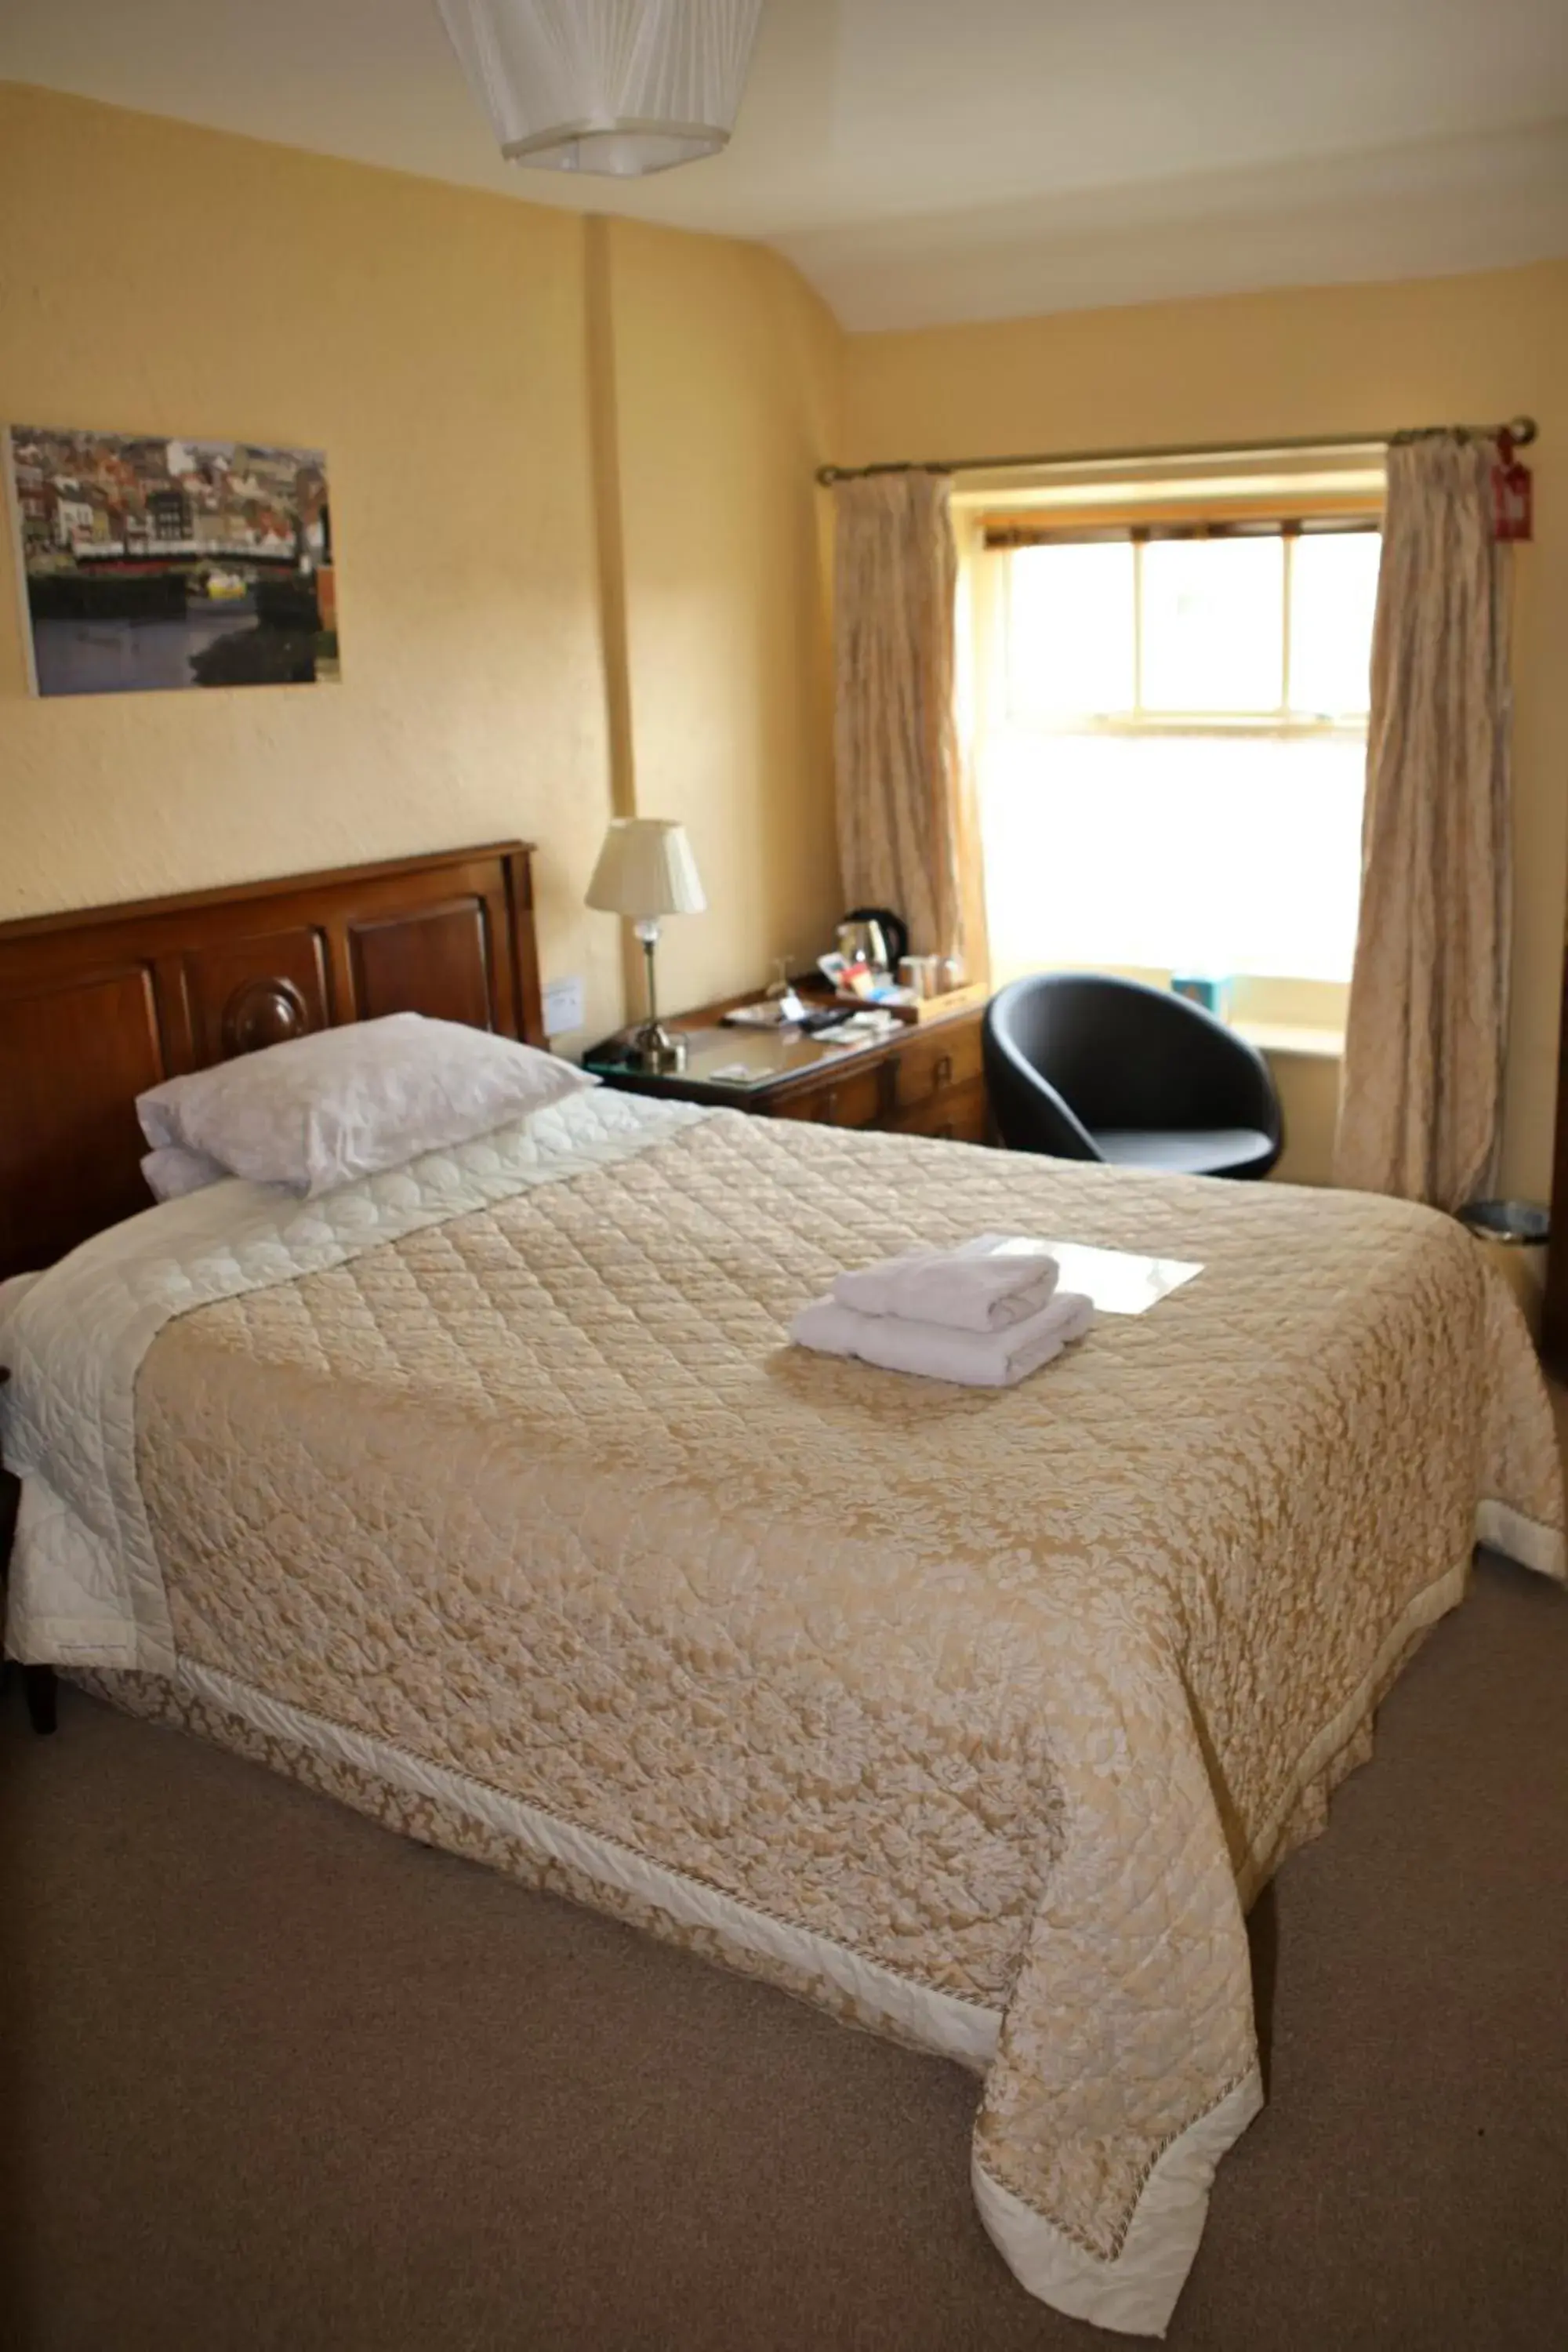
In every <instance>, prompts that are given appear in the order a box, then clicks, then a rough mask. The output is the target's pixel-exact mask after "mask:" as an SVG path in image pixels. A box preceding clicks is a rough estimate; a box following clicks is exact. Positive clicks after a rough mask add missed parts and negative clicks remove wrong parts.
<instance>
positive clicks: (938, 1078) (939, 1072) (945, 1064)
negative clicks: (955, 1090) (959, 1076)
mask: <svg viewBox="0 0 1568 2352" xmlns="http://www.w3.org/2000/svg"><path fill="white" fill-rule="evenodd" d="M950 1086H952V1055H951V1054H943V1055H942V1058H941V1060H940V1061H939V1062H938V1063H937V1065H936V1066H935V1068H934V1069H933V1070H932V1071H931V1092H932V1093H933V1094H940V1093H941V1091H942V1087H950Z"/></svg>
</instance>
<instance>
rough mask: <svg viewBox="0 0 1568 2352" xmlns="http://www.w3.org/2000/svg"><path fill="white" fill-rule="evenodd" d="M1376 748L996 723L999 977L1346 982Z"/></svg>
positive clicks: (994, 892)
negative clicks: (1179, 976) (1251, 977)
mask: <svg viewBox="0 0 1568 2352" xmlns="http://www.w3.org/2000/svg"><path fill="white" fill-rule="evenodd" d="M1365 760H1366V751H1365V745H1364V743H1363V741H1362V740H1361V739H1360V738H1359V737H1354V736H1340V737H1335V736H1312V737H1305V738H1302V737H1298V738H1296V739H1295V740H1289V739H1281V738H1278V737H1263V738H1242V739H1235V738H1230V739H1226V738H1223V737H1221V738H1217V739H1216V738H1215V737H1213V736H1205V737H1199V738H1194V737H1191V736H1183V735H1163V736H1161V735H1148V736H1131V737H1128V736H1104V735H1058V736H1043V735H1040V734H1035V735H1029V734H1027V733H1026V732H1024V731H1023V730H1007V731H1005V732H1003V733H1000V734H997V735H994V736H992V737H991V738H990V740H988V741H987V743H986V744H985V746H984V751H983V754H982V762H981V776H980V784H981V811H982V822H983V830H984V855H985V900H986V913H987V918H988V920H989V925H990V931H991V949H992V956H993V961H994V977H995V978H996V980H997V981H999V982H1000V981H1003V980H1008V979H1011V978H1012V977H1014V975H1015V974H1016V973H1018V972H1021V971H1039V970H1041V969H1042V968H1043V967H1047V966H1056V967H1058V969H1059V968H1062V967H1071V966H1075V965H1082V966H1087V967H1089V968H1090V969H1092V968H1093V967H1094V966H1096V965H1106V964H1110V965H1131V966H1133V967H1135V968H1137V967H1142V968H1144V969H1148V970H1153V971H1181V970H1189V971H1226V972H1247V973H1258V974H1277V975H1279V976H1280V977H1282V978H1289V979H1293V980H1329V981H1343V980H1348V979H1349V977H1350V970H1351V958H1352V952H1353V950H1354V946H1355V932H1356V913H1357V899H1358V897H1359V892H1360V881H1361V811H1362V784H1363V771H1364V767H1365Z"/></svg>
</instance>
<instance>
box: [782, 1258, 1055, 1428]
mask: <svg viewBox="0 0 1568 2352" xmlns="http://www.w3.org/2000/svg"><path fill="white" fill-rule="evenodd" d="M997 1239H998V1236H997V1235H995V1234H981V1235H980V1236H979V1237H978V1238H977V1239H976V1240H974V1241H973V1242H966V1243H964V1244H963V1245H962V1246H961V1247H960V1248H959V1249H956V1250H920V1251H913V1252H910V1254H909V1255H906V1256H903V1257H897V1258H890V1259H889V1260H888V1261H887V1262H886V1263H885V1264H883V1265H874V1266H867V1267H865V1268H863V1269H861V1270H860V1271H859V1272H857V1273H855V1274H841V1275H840V1276H838V1278H837V1281H836V1282H835V1284H834V1286H833V1290H832V1293H831V1295H830V1296H829V1297H826V1298H818V1299H815V1300H814V1301H813V1302H812V1304H811V1305H810V1306H809V1307H805V1308H803V1310H802V1311H801V1313H800V1314H799V1315H797V1316H796V1318H795V1323H794V1325H793V1327H792V1328H791V1331H790V1337H791V1339H794V1340H795V1342H796V1344H797V1345H798V1346H800V1347H803V1348H815V1349H819V1350H820V1351H821V1352H822V1353H824V1354H826V1355H830V1356H858V1357H859V1358H860V1359H861V1360H862V1361H863V1362H865V1363H868V1364H879V1365H880V1366H881V1367H882V1368H883V1370H887V1371H890V1372H916V1373H920V1374H922V1375H923V1376H924V1377H925V1378H926V1379H928V1380H936V1381H959V1382H961V1383H962V1384H963V1385H964V1386H965V1387H968V1388H996V1389H999V1388H1011V1387H1012V1386H1013V1385H1014V1383H1015V1382H1016V1381H1021V1380H1025V1379H1026V1378H1027V1376H1028V1375H1029V1373H1031V1372H1035V1371H1038V1370H1039V1368H1040V1366H1041V1365H1042V1364H1048V1363H1049V1362H1050V1360H1051V1359H1052V1357H1053V1356H1059V1355H1060V1353H1061V1351H1062V1349H1064V1348H1065V1347H1067V1346H1068V1345H1069V1343H1070V1342H1071V1341H1072V1340H1074V1339H1081V1338H1082V1336H1083V1334H1084V1333H1085V1332H1086V1331H1087V1330H1088V1328H1089V1325H1090V1323H1091V1322H1092V1321H1093V1319H1094V1303H1093V1301H1092V1300H1091V1299H1089V1298H1087V1297H1083V1296H1082V1295H1081V1294H1080V1293H1079V1292H1077V1291H1064V1290H1058V1288H1057V1280H1058V1269H1057V1265H1056V1261H1055V1260H1054V1259H1053V1258H1051V1257H1048V1256H1044V1255H1033V1256H1031V1255H1023V1254H1016V1255H1013V1254H1009V1255H1000V1256H998V1255H994V1251H995V1245H996V1242H997Z"/></svg>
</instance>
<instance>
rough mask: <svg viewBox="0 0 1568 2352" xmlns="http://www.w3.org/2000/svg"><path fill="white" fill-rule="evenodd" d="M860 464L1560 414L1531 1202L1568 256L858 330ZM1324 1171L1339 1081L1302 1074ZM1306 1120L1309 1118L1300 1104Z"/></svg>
mask: <svg viewBox="0 0 1568 2352" xmlns="http://www.w3.org/2000/svg"><path fill="white" fill-rule="evenodd" d="M845 397H846V425H847V434H846V446H845V455H846V457H847V459H848V460H850V461H861V462H863V461H865V460H867V459H869V458H875V457H944V456H946V457H974V456H981V457H984V456H993V455H995V456H1000V455H1009V456H1010V455H1014V454H1016V453H1020V452H1026V451H1031V450H1048V451H1056V450H1075V449H1085V450H1089V449H1115V448H1121V447H1142V446H1152V445H1175V446H1181V445H1183V444H1184V443H1188V444H1190V443H1204V442H1219V441H1224V440H1225V439H1226V437H1227V436H1235V437H1236V438H1237V440H1238V441H1257V440H1267V439H1268V437H1269V436H1272V435H1279V436H1281V437H1286V436H1297V435H1305V434H1313V433H1325V434H1327V433H1334V432H1361V431H1368V432H1377V431H1380V430H1384V429H1387V428H1389V427H1393V426H1396V425H1432V424H1443V423H1447V422H1449V421H1453V420H1458V419H1473V420H1476V421H1489V420H1491V419H1493V418H1499V417H1505V416H1509V415H1513V414H1515V413H1516V412H1517V411H1519V410H1521V409H1525V410H1528V411H1529V412H1530V413H1531V415H1534V416H1535V417H1536V418H1537V419H1538V421H1539V423H1540V425H1541V428H1542V437H1541V441H1540V444H1539V446H1537V448H1535V449H1534V450H1532V451H1531V464H1532V466H1533V467H1534V468H1535V476H1536V506H1537V537H1536V543H1535V545H1533V546H1532V547H1529V548H1525V549H1521V551H1520V555H1519V559H1518V593H1517V605H1516V617H1515V639H1514V645H1515V652H1514V682H1515V726H1514V777H1515V813H1516V829H1517V856H1516V861H1515V863H1516V880H1515V892H1514V900H1515V952H1514V985H1513V1034H1512V1045H1511V1049H1510V1062H1509V1085H1508V1102H1507V1113H1506V1123H1505V1131H1504V1148H1503V1181H1504V1184H1505V1186H1506V1187H1507V1188H1508V1189H1509V1190H1510V1191H1520V1192H1527V1193H1531V1194H1532V1195H1534V1196H1536V1197H1539V1198H1543V1197H1544V1196H1545V1194H1546V1192H1547V1190H1548V1186H1549V1181H1550V1171H1551V1162H1552V1109H1553V1103H1554V1099H1555V1091H1556V1044H1557V1017H1558V1003H1559V996H1560V990H1561V980H1562V968H1563V877H1564V860H1565V852H1568V659H1565V658H1564V649H1565V648H1568V511H1565V507H1568V262H1552V263H1546V264H1542V265H1541V266H1539V267H1536V268H1529V269H1517V270H1497V271H1488V272H1486V273H1484V274H1479V275H1476V276H1473V277H1465V278H1429V279H1425V280H1419V281H1412V282H1409V283H1405V284H1400V285H1394V286H1352V287H1334V288H1312V289H1301V290H1298V291H1294V292H1289V293H1279V294H1258V295H1237V296H1231V297H1227V298H1226V299H1215V300H1205V301H1199V302H1174V303H1160V304H1152V305H1149V306H1147V307H1144V308H1140V309H1135V310H1092V311H1081V312H1075V313H1071V314H1068V315H1064V316H1059V317H1054V318H1047V319H1032V320H1011V321H1007V322H1004V323H998V324H995V325H990V326H970V327H954V328H933V329H928V330H922V331H918V332H911V333H903V334H876V335H857V336H853V337H851V338H850V341H849V345H848V357H847V376H846V387H845ZM1289 1089H1290V1092H1291V1093H1292V1094H1293V1095H1294V1096H1295V1097H1296V1109H1297V1118H1298V1129H1299V1134H1298V1140H1297V1150H1296V1152H1295V1153H1293V1155H1292V1159H1293V1161H1295V1163H1296V1164H1297V1165H1299V1166H1300V1167H1301V1168H1302V1169H1303V1170H1305V1168H1307V1167H1309V1166H1310V1167H1311V1168H1312V1169H1313V1170H1314V1171H1317V1170H1319V1169H1321V1168H1322V1167H1324V1166H1326V1142H1327V1133H1326V1130H1327V1126H1328V1120H1329V1117H1330V1112H1329V1106H1330V1104H1331V1098H1332V1088H1331V1086H1328V1085H1327V1084H1325V1083H1324V1082H1323V1078H1322V1074H1321V1066H1320V1071H1319V1076H1318V1077H1317V1079H1316V1080H1315V1081H1312V1082H1311V1083H1310V1084H1309V1083H1308V1080H1307V1077H1306V1074H1305V1073H1293V1074H1291V1076H1290V1079H1289ZM1288 1108H1289V1106H1288Z"/></svg>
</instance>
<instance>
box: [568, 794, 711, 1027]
mask: <svg viewBox="0 0 1568 2352" xmlns="http://www.w3.org/2000/svg"><path fill="white" fill-rule="evenodd" d="M586 897H587V903H588V905H589V906H590V907H598V908H602V909H603V910H604V911H605V914H609V915H628V916H630V918H631V919H632V922H633V924H634V926H635V928H636V930H637V937H638V939H639V940H641V941H642V947H643V954H644V956H645V958H646V959H647V1021H646V1022H645V1023H644V1024H643V1025H642V1027H641V1028H640V1029H639V1030H638V1031H637V1034H636V1037H635V1039H634V1040H633V1049H632V1060H633V1062H634V1064H635V1066H636V1067H637V1068H638V1069H642V1070H679V1069H680V1068H681V1067H682V1066H683V1065H684V1063H685V1060H686V1040H685V1039H684V1038H683V1037H672V1036H671V1035H670V1034H669V1032H668V1029H666V1028H665V1027H664V1026H663V1025H662V1024H661V1023H660V1021H659V1017H658V993H657V992H656V989H655V986H654V961H653V960H654V950H655V948H656V947H657V946H658V926H659V920H660V918H661V917H662V916H665V915H700V914H701V913H702V911H703V909H704V908H706V906H707V904H708V901H707V899H706V898H705V897H704V896H703V891H702V877H701V876H700V874H699V873H698V871H697V860H696V858H695V857H694V856H692V854H691V844H690V842H689V840H688V839H687V837H686V828H685V826H684V825H681V824H675V823H674V822H673V820H672V819H670V818H668V817H662V816H622V817H616V818H614V819H613V820H612V821H611V824H610V829H609V831H608V832H607V833H606V834H605V844H604V847H603V848H602V849H601V850H600V852H599V860H598V864H597V865H596V866H595V868H594V872H593V877H592V879H591V880H590V882H589V884H588V888H587V892H586Z"/></svg>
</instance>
